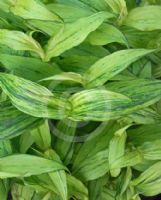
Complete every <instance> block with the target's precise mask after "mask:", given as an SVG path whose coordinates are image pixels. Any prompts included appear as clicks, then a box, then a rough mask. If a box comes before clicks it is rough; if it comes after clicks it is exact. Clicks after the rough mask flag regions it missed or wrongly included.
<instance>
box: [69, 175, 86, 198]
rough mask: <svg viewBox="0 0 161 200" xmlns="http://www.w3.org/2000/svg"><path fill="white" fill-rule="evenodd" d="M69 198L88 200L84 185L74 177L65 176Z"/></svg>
mask: <svg viewBox="0 0 161 200" xmlns="http://www.w3.org/2000/svg"><path fill="white" fill-rule="evenodd" d="M67 183H68V193H69V197H72V196H74V197H76V198H77V199H80V200H88V190H87V188H86V186H85V185H83V183H82V182H81V181H80V180H79V179H76V178H75V177H74V176H71V175H67Z"/></svg>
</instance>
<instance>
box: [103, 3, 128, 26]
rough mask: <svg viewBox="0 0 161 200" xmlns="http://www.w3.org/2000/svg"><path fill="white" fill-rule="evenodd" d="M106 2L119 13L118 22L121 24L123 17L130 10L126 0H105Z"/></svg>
mask: <svg viewBox="0 0 161 200" xmlns="http://www.w3.org/2000/svg"><path fill="white" fill-rule="evenodd" d="M105 2H106V3H107V4H108V5H109V7H111V9H112V11H113V12H114V13H116V14H118V15H119V17H118V23H119V24H121V23H122V21H123V19H124V18H125V17H126V16H127V14H128V11H127V7H126V1H125V0H105Z"/></svg>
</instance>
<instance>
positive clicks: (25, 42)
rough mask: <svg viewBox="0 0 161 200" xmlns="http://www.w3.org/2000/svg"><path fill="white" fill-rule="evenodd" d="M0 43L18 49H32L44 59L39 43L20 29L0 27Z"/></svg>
mask: <svg viewBox="0 0 161 200" xmlns="http://www.w3.org/2000/svg"><path fill="white" fill-rule="evenodd" d="M0 44H3V45H6V46H8V47H10V48H11V49H14V50H18V51H32V52H35V53H37V54H38V55H39V56H40V57H41V58H42V59H44V51H43V49H42V47H41V46H40V44H39V43H38V42H37V41H36V40H34V39H33V38H32V37H31V36H28V35H26V34H25V33H23V32H21V31H10V30H7V29H0Z"/></svg>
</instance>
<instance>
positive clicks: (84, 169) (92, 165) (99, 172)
mask: <svg viewBox="0 0 161 200" xmlns="http://www.w3.org/2000/svg"><path fill="white" fill-rule="evenodd" d="M108 171H109V166H108V150H104V151H100V152H98V153H96V154H95V155H93V156H91V157H90V158H88V159H86V160H85V161H84V162H83V163H82V164H81V166H80V168H79V169H78V170H77V171H74V172H73V175H74V176H76V177H78V178H79V179H81V180H82V181H91V180H95V179H97V178H100V177H102V176H103V175H105V174H106V173H107V172H108Z"/></svg>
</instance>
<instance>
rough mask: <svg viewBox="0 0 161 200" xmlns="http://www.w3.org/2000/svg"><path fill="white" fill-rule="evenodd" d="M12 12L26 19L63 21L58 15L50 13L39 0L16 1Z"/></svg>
mask: <svg viewBox="0 0 161 200" xmlns="http://www.w3.org/2000/svg"><path fill="white" fill-rule="evenodd" d="M10 10H11V12H13V13H14V14H15V15H18V16H20V17H22V18H24V19H37V20H45V21H61V19H60V18H59V17H58V16H57V15H56V14H54V13H52V12H50V11H49V10H48V9H47V8H46V7H45V5H44V4H42V3H40V2H38V1H37V0H25V1H21V0H16V1H14V2H13V4H12V7H10ZM42 13H43V15H42Z"/></svg>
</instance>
